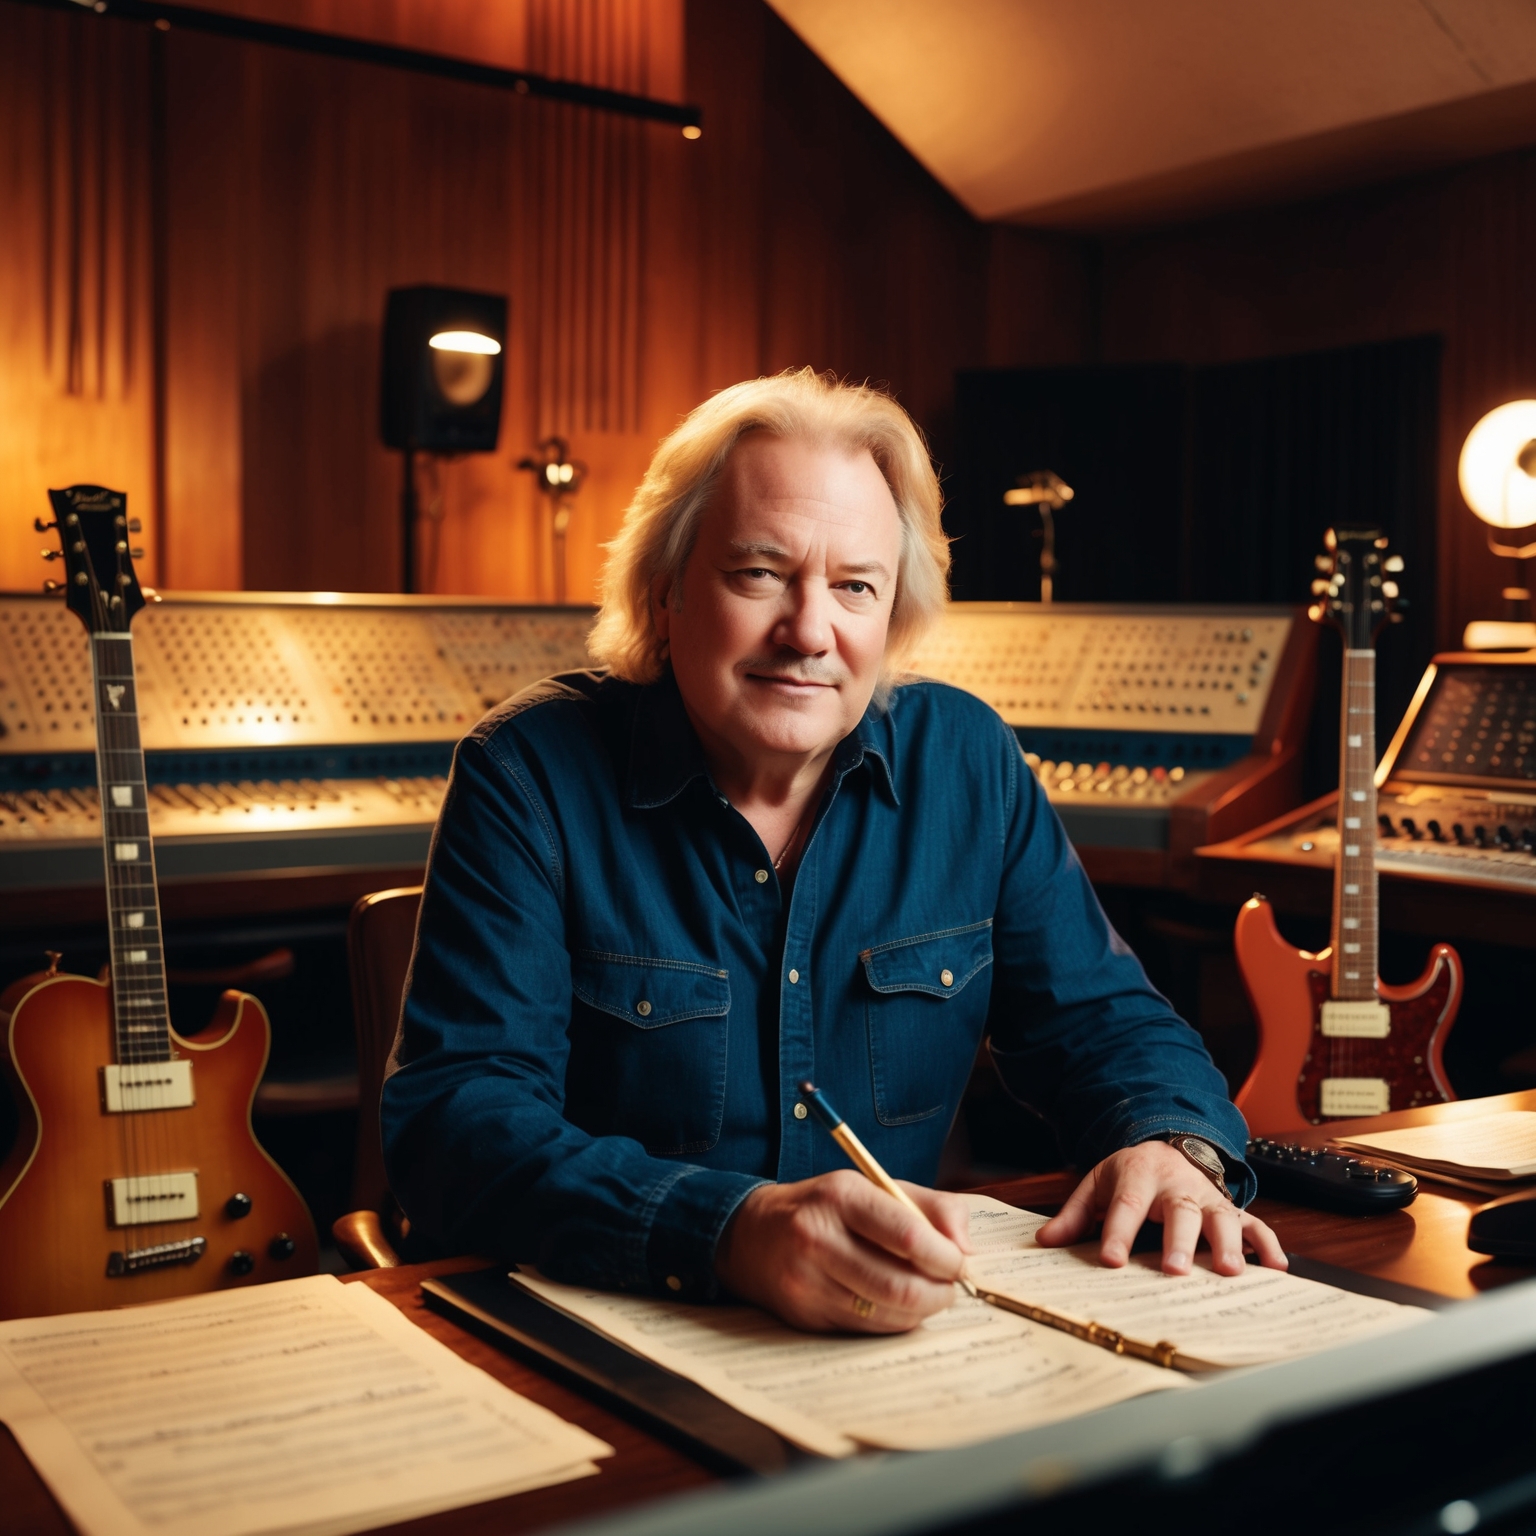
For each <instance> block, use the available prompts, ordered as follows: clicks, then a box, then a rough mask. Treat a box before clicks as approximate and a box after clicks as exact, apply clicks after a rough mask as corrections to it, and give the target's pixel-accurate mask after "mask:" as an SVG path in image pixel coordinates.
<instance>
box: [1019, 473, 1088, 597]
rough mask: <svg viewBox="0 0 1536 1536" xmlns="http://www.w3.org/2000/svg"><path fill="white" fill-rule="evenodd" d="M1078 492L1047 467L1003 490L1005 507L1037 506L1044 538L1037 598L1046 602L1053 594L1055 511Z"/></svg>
mask: <svg viewBox="0 0 1536 1536" xmlns="http://www.w3.org/2000/svg"><path fill="white" fill-rule="evenodd" d="M1076 494H1077V493H1076V492H1075V491H1074V490H1073V489H1072V487H1071V486H1070V485H1068V484H1067V483H1066V481H1065V480H1063V479H1062V478H1061V476H1060V475H1057V474H1053V473H1052V472H1051V471H1050V470H1048V469H1037V470H1036V471H1035V472H1034V473H1033V474H1030V475H1020V476H1019V483H1018V485H1016V486H1015V487H1014V488H1013V490H1011V491H1004V492H1003V505H1004V506H1005V507H1039V509H1040V523H1041V527H1042V529H1043V539H1042V542H1041V545H1040V601H1041V602H1042V603H1048V602H1050V601H1051V600H1052V598H1053V597H1054V596H1055V594H1056V514H1057V513H1058V512H1060V511H1061V509H1062V508H1063V507H1064V506H1066V504H1067V503H1068V502H1069V501H1071V500H1072V498H1073V496H1075V495H1076Z"/></svg>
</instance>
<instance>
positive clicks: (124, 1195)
mask: <svg viewBox="0 0 1536 1536" xmlns="http://www.w3.org/2000/svg"><path fill="white" fill-rule="evenodd" d="M107 1208H108V1211H109V1220H110V1221H111V1223H112V1225H113V1226H114V1227H147V1226H153V1225H154V1224H155V1223H156V1222H161V1221H190V1220H191V1219H192V1218H193V1217H194V1216H196V1215H197V1174H196V1173H195V1172H194V1173H149V1174H143V1175H140V1176H139V1177H137V1178H131V1179H108V1180H107Z"/></svg>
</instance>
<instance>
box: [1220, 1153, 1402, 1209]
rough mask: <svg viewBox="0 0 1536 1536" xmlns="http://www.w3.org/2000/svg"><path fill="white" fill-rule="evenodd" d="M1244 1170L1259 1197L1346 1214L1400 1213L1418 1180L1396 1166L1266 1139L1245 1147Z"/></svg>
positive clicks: (1346, 1154)
mask: <svg viewBox="0 0 1536 1536" xmlns="http://www.w3.org/2000/svg"><path fill="white" fill-rule="evenodd" d="M1248 1166H1249V1167H1250V1168H1252V1169H1253V1171H1254V1173H1255V1174H1256V1175H1257V1176H1258V1180H1259V1193H1260V1194H1261V1195H1267V1196H1268V1197H1269V1198H1270V1199H1272V1200H1288V1201H1290V1202H1291V1204H1293V1205H1315V1206H1318V1207H1320V1208H1321V1209H1322V1210H1325V1211H1343V1212H1345V1213H1346V1214H1348V1215H1350V1216H1369V1215H1370V1214H1371V1213H1372V1212H1374V1211H1395V1210H1399V1209H1400V1208H1401V1207H1403V1206H1405V1205H1407V1204H1409V1203H1410V1202H1411V1201H1412V1199H1413V1197H1414V1196H1415V1195H1416V1194H1418V1192H1419V1181H1418V1180H1417V1179H1416V1178H1414V1176H1413V1175H1412V1174H1411V1173H1404V1172H1403V1171H1402V1169H1401V1168H1390V1167H1388V1166H1387V1165H1386V1164H1385V1163H1372V1162H1367V1161H1366V1159H1365V1158H1363V1157H1351V1156H1350V1155H1349V1154H1348V1153H1345V1152H1327V1151H1324V1150H1323V1148H1321V1147H1304V1146H1302V1145H1301V1143H1300V1142H1295V1141H1275V1140H1273V1139H1272V1138H1270V1137H1268V1136H1260V1137H1258V1138H1257V1139H1256V1140H1254V1141H1250V1142H1249V1143H1248Z"/></svg>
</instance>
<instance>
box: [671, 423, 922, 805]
mask: <svg viewBox="0 0 1536 1536" xmlns="http://www.w3.org/2000/svg"><path fill="white" fill-rule="evenodd" d="M900 553H901V520H900V517H899V515H898V514H897V511H896V503H895V502H894V500H892V498H891V492H890V488H889V487H888V486H887V485H886V483H885V478H884V476H883V475H882V474H881V473H880V470H879V468H878V466H877V465H876V464H875V461H874V460H873V459H872V458H871V457H870V455H869V454H868V453H867V452H860V453H857V454H850V453H847V452H844V451H842V450H839V449H832V448H817V447H813V446H811V445H809V444H806V443H802V442H797V441H794V440H792V439H785V438H779V437H771V436H769V435H767V434H766V433H763V432H753V433H749V434H747V435H746V436H745V437H743V438H742V439H741V441H740V442H739V443H738V444H737V445H736V447H735V449H734V450H733V451H732V453H731V456H730V458H729V459H728V460H727V461H726V464H725V468H724V470H723V471H722V473H721V477H720V484H719V487H718V489H717V491H716V493H715V496H714V498H713V500H712V501H711V502H710V504H709V506H708V507H707V508H705V510H704V513H703V516H702V517H701V518H700V522H699V534H698V539H697V542H696V543H695V544H694V547H693V553H692V554H691V555H690V556H689V557H688V563H687V565H686V566H685V567H684V568H683V576H682V590H681V593H680V594H679V593H677V592H675V591H667V590H665V589H664V588H663V587H662V586H660V585H659V584H658V587H657V588H656V590H655V591H653V593H652V602H653V612H654V614H655V619H656V626H657V629H658V631H659V632H660V634H661V635H662V636H663V638H665V639H667V640H668V641H670V643H671V658H672V670H673V672H674V673H675V674H676V677H677V684H678V688H679V690H680V691H681V693H682V696H683V702H684V703H685V704H686V705H687V708H688V714H689V717H690V718H691V719H692V721H693V723H694V727H695V729H697V730H698V732H699V735H700V738H701V739H702V740H703V742H704V746H705V750H706V751H707V752H708V753H709V754H710V755H711V756H712V757H716V758H719V757H722V756H723V757H724V759H725V761H724V763H723V764H722V765H721V766H724V767H726V769H727V771H728V772H731V773H732V774H733V775H734V774H737V773H742V772H746V773H752V772H755V771H757V770H759V769H764V768H768V769H771V768H772V767H773V766H774V765H775V764H776V763H777V764H783V765H786V766H787V765H789V763H790V762H792V761H793V760H794V759H796V758H799V759H805V758H807V757H814V756H817V755H819V754H822V753H826V752H830V751H831V749H832V748H833V747H834V746H836V744H837V743H838V742H839V741H841V740H842V739H843V737H845V736H846V735H848V733H849V732H850V731H852V730H853V728H854V727H855V726H856V725H857V724H858V722H859V720H860V718H861V717H862V716H863V714H864V711H865V710H866V709H867V708H868V706H869V700H870V696H871V695H872V694H873V692H874V689H875V684H876V682H877V680H878V679H879V675H880V663H881V659H882V658H883V656H884V654H885V636H886V629H887V626H888V625H889V623H890V617H891V604H892V601H893V599H894V597H895V595H896V568H897V562H898V559H899V557H900Z"/></svg>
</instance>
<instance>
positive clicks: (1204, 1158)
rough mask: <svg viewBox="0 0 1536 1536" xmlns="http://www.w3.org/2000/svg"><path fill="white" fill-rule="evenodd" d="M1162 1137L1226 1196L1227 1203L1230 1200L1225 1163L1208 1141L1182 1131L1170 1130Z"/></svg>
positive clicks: (1230, 1192) (1230, 1193)
mask: <svg viewBox="0 0 1536 1536" xmlns="http://www.w3.org/2000/svg"><path fill="white" fill-rule="evenodd" d="M1162 1139H1163V1140H1164V1141H1166V1142H1167V1143H1168V1145H1169V1146H1170V1147H1172V1148H1173V1150H1174V1151H1175V1152H1180V1153H1182V1154H1183V1155H1184V1157H1186V1158H1187V1159H1188V1160H1189V1161H1190V1162H1191V1163H1193V1164H1194V1166H1195V1167H1196V1168H1198V1169H1199V1170H1200V1172H1201V1173H1203V1174H1204V1175H1205V1176H1206V1178H1208V1179H1209V1180H1210V1181H1211V1183H1212V1184H1214V1185H1215V1186H1216V1188H1217V1189H1219V1190H1220V1191H1221V1192H1222V1194H1223V1195H1225V1196H1226V1198H1227V1200H1228V1202H1229V1203H1230V1202H1231V1201H1232V1191H1231V1190H1230V1189H1228V1188H1227V1165H1226V1164H1225V1163H1224V1162H1223V1161H1222V1160H1221V1153H1220V1152H1218V1151H1217V1150H1216V1148H1215V1147H1213V1146H1212V1145H1211V1144H1210V1142H1208V1141H1206V1140H1205V1138H1204V1137H1202V1136H1190V1135H1188V1134H1186V1133H1185V1132H1183V1131H1171V1132H1169V1134H1168V1135H1167V1136H1165V1137H1163V1138H1162Z"/></svg>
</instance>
